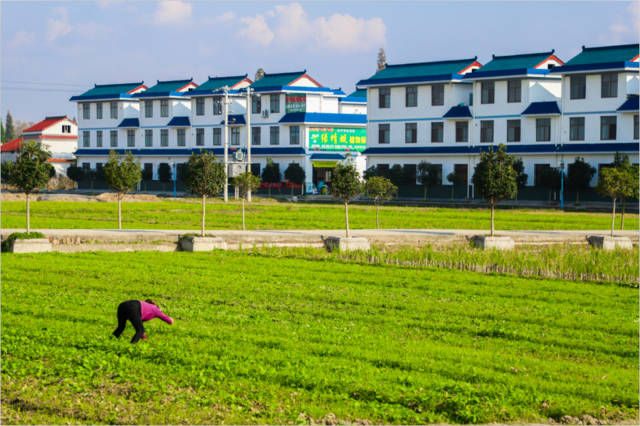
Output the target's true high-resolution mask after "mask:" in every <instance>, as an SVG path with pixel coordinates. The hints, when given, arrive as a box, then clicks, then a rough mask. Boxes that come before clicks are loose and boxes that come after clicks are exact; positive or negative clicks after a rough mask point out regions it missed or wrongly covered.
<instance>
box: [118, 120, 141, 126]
mask: <svg viewBox="0 0 640 426" xmlns="http://www.w3.org/2000/svg"><path fill="white" fill-rule="evenodd" d="M118 127H140V120H139V119H137V118H125V119H124V120H122V122H121V123H120V124H118Z"/></svg>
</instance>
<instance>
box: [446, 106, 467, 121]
mask: <svg viewBox="0 0 640 426" xmlns="http://www.w3.org/2000/svg"><path fill="white" fill-rule="evenodd" d="M442 118H471V111H470V110H469V107H468V106H466V105H458V106H454V107H451V109H450V110H449V111H447V113H446V114H445V115H443V116H442Z"/></svg>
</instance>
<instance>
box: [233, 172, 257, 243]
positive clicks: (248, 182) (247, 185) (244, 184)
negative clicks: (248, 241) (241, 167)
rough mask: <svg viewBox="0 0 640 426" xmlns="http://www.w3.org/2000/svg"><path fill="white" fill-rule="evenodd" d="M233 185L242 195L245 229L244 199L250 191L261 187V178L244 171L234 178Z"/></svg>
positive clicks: (243, 227)
mask: <svg viewBox="0 0 640 426" xmlns="http://www.w3.org/2000/svg"><path fill="white" fill-rule="evenodd" d="M233 186H235V187H236V188H238V190H239V191H240V197H241V198H242V230H243V231H244V230H245V229H246V228H245V225H244V200H245V199H246V198H247V194H248V193H249V191H253V190H255V189H258V188H259V187H260V178H259V177H258V176H254V174H253V173H251V172H244V173H241V174H239V175H238V176H236V177H234V178H233Z"/></svg>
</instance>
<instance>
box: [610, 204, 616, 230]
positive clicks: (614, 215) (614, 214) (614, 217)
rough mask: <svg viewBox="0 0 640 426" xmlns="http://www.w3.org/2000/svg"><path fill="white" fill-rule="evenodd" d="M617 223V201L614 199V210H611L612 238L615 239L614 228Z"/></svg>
mask: <svg viewBox="0 0 640 426" xmlns="http://www.w3.org/2000/svg"><path fill="white" fill-rule="evenodd" d="M615 222H616V199H615V198H614V199H613V208H612V209H611V236H612V237H613V228H614V225H615Z"/></svg>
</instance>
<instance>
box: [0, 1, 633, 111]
mask: <svg viewBox="0 0 640 426" xmlns="http://www.w3.org/2000/svg"><path fill="white" fill-rule="evenodd" d="M639 4H640V3H638V2H628V1H627V2H625V1H619V2H617V1H602V2H597V1H590V2H579V1H571V2H550V1H549V2H509V1H499V2H484V1H473V2H461V1H454V2H430V1H409V2H393V3H392V2H384V1H375V2H372V1H369V2H366V1H357V2H348V1H341V2H338V1H325V2H307V1H298V2H287V1H278V2H270V1H253V2H248V1H233V2H229V1H227V2H224V1H211V2H204V1H192V2H189V1H186V0H168V1H121V0H102V1H95V2H92V1H73V2H56V1H47V2H33V1H20V2H18V1H6V0H2V2H1V3H0V7H1V14H2V16H1V33H0V40H1V48H2V53H1V59H2V65H1V67H2V74H1V80H2V81H1V87H2V94H1V97H0V101H1V114H2V117H3V118H4V117H5V116H6V113H7V110H10V111H11V114H12V115H13V117H14V120H15V119H17V120H28V121H39V120H41V119H42V118H44V116H45V115H59V114H67V115H69V116H70V117H73V116H75V115H76V109H75V106H74V104H72V103H71V102H69V101H68V99H69V97H70V96H72V95H73V94H79V93H82V92H84V91H85V90H88V89H89V88H90V87H93V84H94V83H115V82H133V81H143V80H144V82H145V84H147V85H148V86H151V85H153V84H155V82H156V80H158V79H160V80H169V79H181V78H191V77H193V78H194V81H195V82H196V83H198V84H199V83H202V82H203V81H205V80H206V79H207V76H222V75H238V74H245V73H248V74H249V77H250V78H253V76H254V74H255V71H256V69H258V68H259V67H263V68H264V69H265V71H266V72H267V73H270V72H272V73H275V72H285V71H297V70H302V69H306V70H307V72H308V73H309V74H310V75H311V76H312V77H313V78H315V79H316V80H317V81H318V82H320V83H321V84H323V85H325V86H330V87H333V88H338V87H341V88H343V90H344V91H345V92H347V93H349V92H350V91H352V90H353V89H354V84H355V83H356V82H357V81H358V80H359V79H362V78H365V77H368V76H370V75H371V74H373V72H374V71H375V66H376V57H377V51H378V49H379V48H380V47H383V48H384V49H385V51H386V54H387V61H388V63H390V64H393V63H406V62H423V61H434V60H445V59H462V58H469V57H473V56H476V55H477V56H478V60H479V61H480V62H481V63H486V62H488V61H489V60H490V59H491V54H493V53H495V54H498V55H504V54H517V53H527V52H540V51H547V50H550V49H555V50H556V55H557V56H559V57H560V58H561V59H563V60H565V61H566V60H568V59H570V58H571V57H572V56H574V55H575V54H577V53H578V52H579V51H580V49H581V46H582V45H587V46H600V45H607V44H624V43H637V42H638V32H639V27H638V22H639V21H640V7H639Z"/></svg>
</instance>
